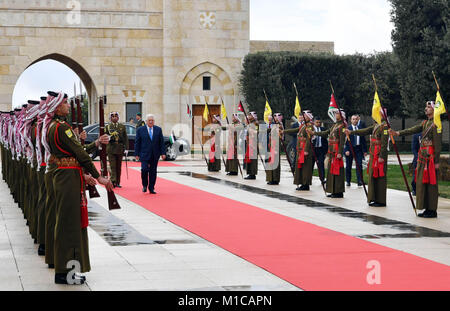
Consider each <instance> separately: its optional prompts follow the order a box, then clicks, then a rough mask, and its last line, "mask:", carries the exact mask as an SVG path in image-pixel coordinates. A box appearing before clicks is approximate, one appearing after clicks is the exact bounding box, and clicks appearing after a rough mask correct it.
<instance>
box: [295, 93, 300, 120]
mask: <svg viewBox="0 0 450 311" xmlns="http://www.w3.org/2000/svg"><path fill="white" fill-rule="evenodd" d="M301 113H302V108H301V107H300V101H299V100H298V96H295V109H294V116H295V117H296V118H297V120H298V118H300V114H301Z"/></svg>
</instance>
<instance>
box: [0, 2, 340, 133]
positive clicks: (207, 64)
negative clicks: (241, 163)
mask: <svg viewBox="0 0 450 311" xmlns="http://www.w3.org/2000/svg"><path fill="white" fill-rule="evenodd" d="M283 47H287V48H289V49H304V50H314V51H319V50H321V51H328V52H331V53H333V49H334V46H333V43H332V42H328V43H320V42H319V43H314V42H309V43H308V42H304V43H298V42H297V43H295V42H294V43H277V42H265V41H256V42H250V40H249V0H103V1H92V0H78V1H74V0H0V110H9V109H10V108H11V98H12V94H13V90H14V86H15V84H16V82H17V80H18V78H19V76H20V75H21V73H22V72H23V71H24V70H25V69H26V68H28V67H29V66H30V65H32V64H34V63H36V62H38V61H41V60H45V59H53V60H56V61H59V62H61V63H64V64H65V65H67V66H68V67H70V68H71V69H72V70H74V71H75V72H76V73H77V74H78V75H79V76H80V78H81V80H82V81H83V84H84V85H85V87H86V89H87V92H88V98H89V100H90V106H89V116H90V122H94V121H96V120H98V116H97V107H96V105H95V103H96V100H97V98H98V96H99V95H103V93H104V87H105V86H104V84H105V82H104V81H105V79H106V93H107V95H108V106H107V107H106V108H105V111H106V113H108V112H109V111H113V110H114V111H119V112H120V113H121V114H122V115H126V120H128V119H129V117H130V116H131V117H133V116H134V115H135V113H136V112H138V111H140V112H142V113H143V114H144V115H145V114H147V113H153V114H155V115H156V118H157V123H158V124H161V125H162V126H163V130H164V131H165V132H166V133H167V132H168V131H169V130H170V129H171V128H172V126H173V125H174V124H177V123H183V124H186V125H188V126H189V128H191V125H192V123H191V122H192V121H191V120H190V119H189V117H188V115H187V113H186V111H187V105H188V104H189V106H190V107H191V109H192V111H193V112H194V115H199V114H201V113H202V112H203V106H204V102H205V100H207V101H208V103H209V104H210V107H211V110H212V111H213V112H218V108H219V107H220V103H221V100H222V99H223V101H224V102H225V105H226V107H227V110H228V112H229V113H231V112H235V111H236V106H237V103H238V102H239V96H240V94H239V88H238V77H239V73H240V71H241V64H242V60H243V58H244V56H245V55H246V54H247V53H249V51H250V50H255V51H257V50H274V49H275V50H276V49H283ZM45 74H51V73H43V75H45ZM43 78H44V77H43ZM67 92H69V90H67ZM123 120H125V118H122V121H123ZM189 131H190V130H189ZM190 135H191V134H189V135H187V136H190ZM188 138H189V137H188Z"/></svg>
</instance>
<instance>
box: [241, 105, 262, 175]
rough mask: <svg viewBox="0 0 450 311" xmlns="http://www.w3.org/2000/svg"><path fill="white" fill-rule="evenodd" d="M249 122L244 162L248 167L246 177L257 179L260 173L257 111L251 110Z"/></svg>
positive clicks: (248, 117)
mask: <svg viewBox="0 0 450 311" xmlns="http://www.w3.org/2000/svg"><path fill="white" fill-rule="evenodd" d="M247 119H248V122H249V124H247V127H246V144H245V145H246V146H245V160H244V163H245V165H246V169H247V176H246V177H245V178H244V179H256V175H257V174H258V153H259V152H258V151H259V148H258V143H259V142H258V132H259V123H258V116H257V114H256V112H255V111H251V112H250V113H249V114H248V116H247Z"/></svg>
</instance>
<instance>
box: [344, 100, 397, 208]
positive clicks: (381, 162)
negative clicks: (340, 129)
mask: <svg viewBox="0 0 450 311" xmlns="http://www.w3.org/2000/svg"><path fill="white" fill-rule="evenodd" d="M380 114H381V120H382V121H381V124H378V123H376V122H375V123H374V124H373V125H372V126H370V127H367V128H364V129H360V130H355V131H350V130H346V133H347V134H348V135H359V136H366V135H369V134H371V135H370V148H369V152H370V158H369V164H368V166H367V173H368V175H369V183H368V188H369V189H368V193H367V203H369V206H374V207H383V206H386V189H387V168H388V166H387V159H388V150H387V147H388V143H389V133H388V125H387V122H386V118H387V110H386V109H383V110H380Z"/></svg>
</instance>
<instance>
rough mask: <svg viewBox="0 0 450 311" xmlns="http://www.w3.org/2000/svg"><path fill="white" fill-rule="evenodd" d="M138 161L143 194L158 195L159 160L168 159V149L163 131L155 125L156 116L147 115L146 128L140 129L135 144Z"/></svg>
mask: <svg viewBox="0 0 450 311" xmlns="http://www.w3.org/2000/svg"><path fill="white" fill-rule="evenodd" d="M134 149H135V155H136V160H138V161H141V179H142V186H143V188H142V192H147V188H148V190H149V191H150V193H151V194H156V192H155V183H156V177H157V176H156V175H157V169H158V160H159V157H161V158H162V159H163V160H165V159H166V147H165V144H164V136H163V133H162V129H161V128H160V127H159V126H156V125H155V116H154V115H153V114H149V115H147V118H146V124H145V126H141V127H139V128H138V130H137V132H136V142H135V146H134Z"/></svg>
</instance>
